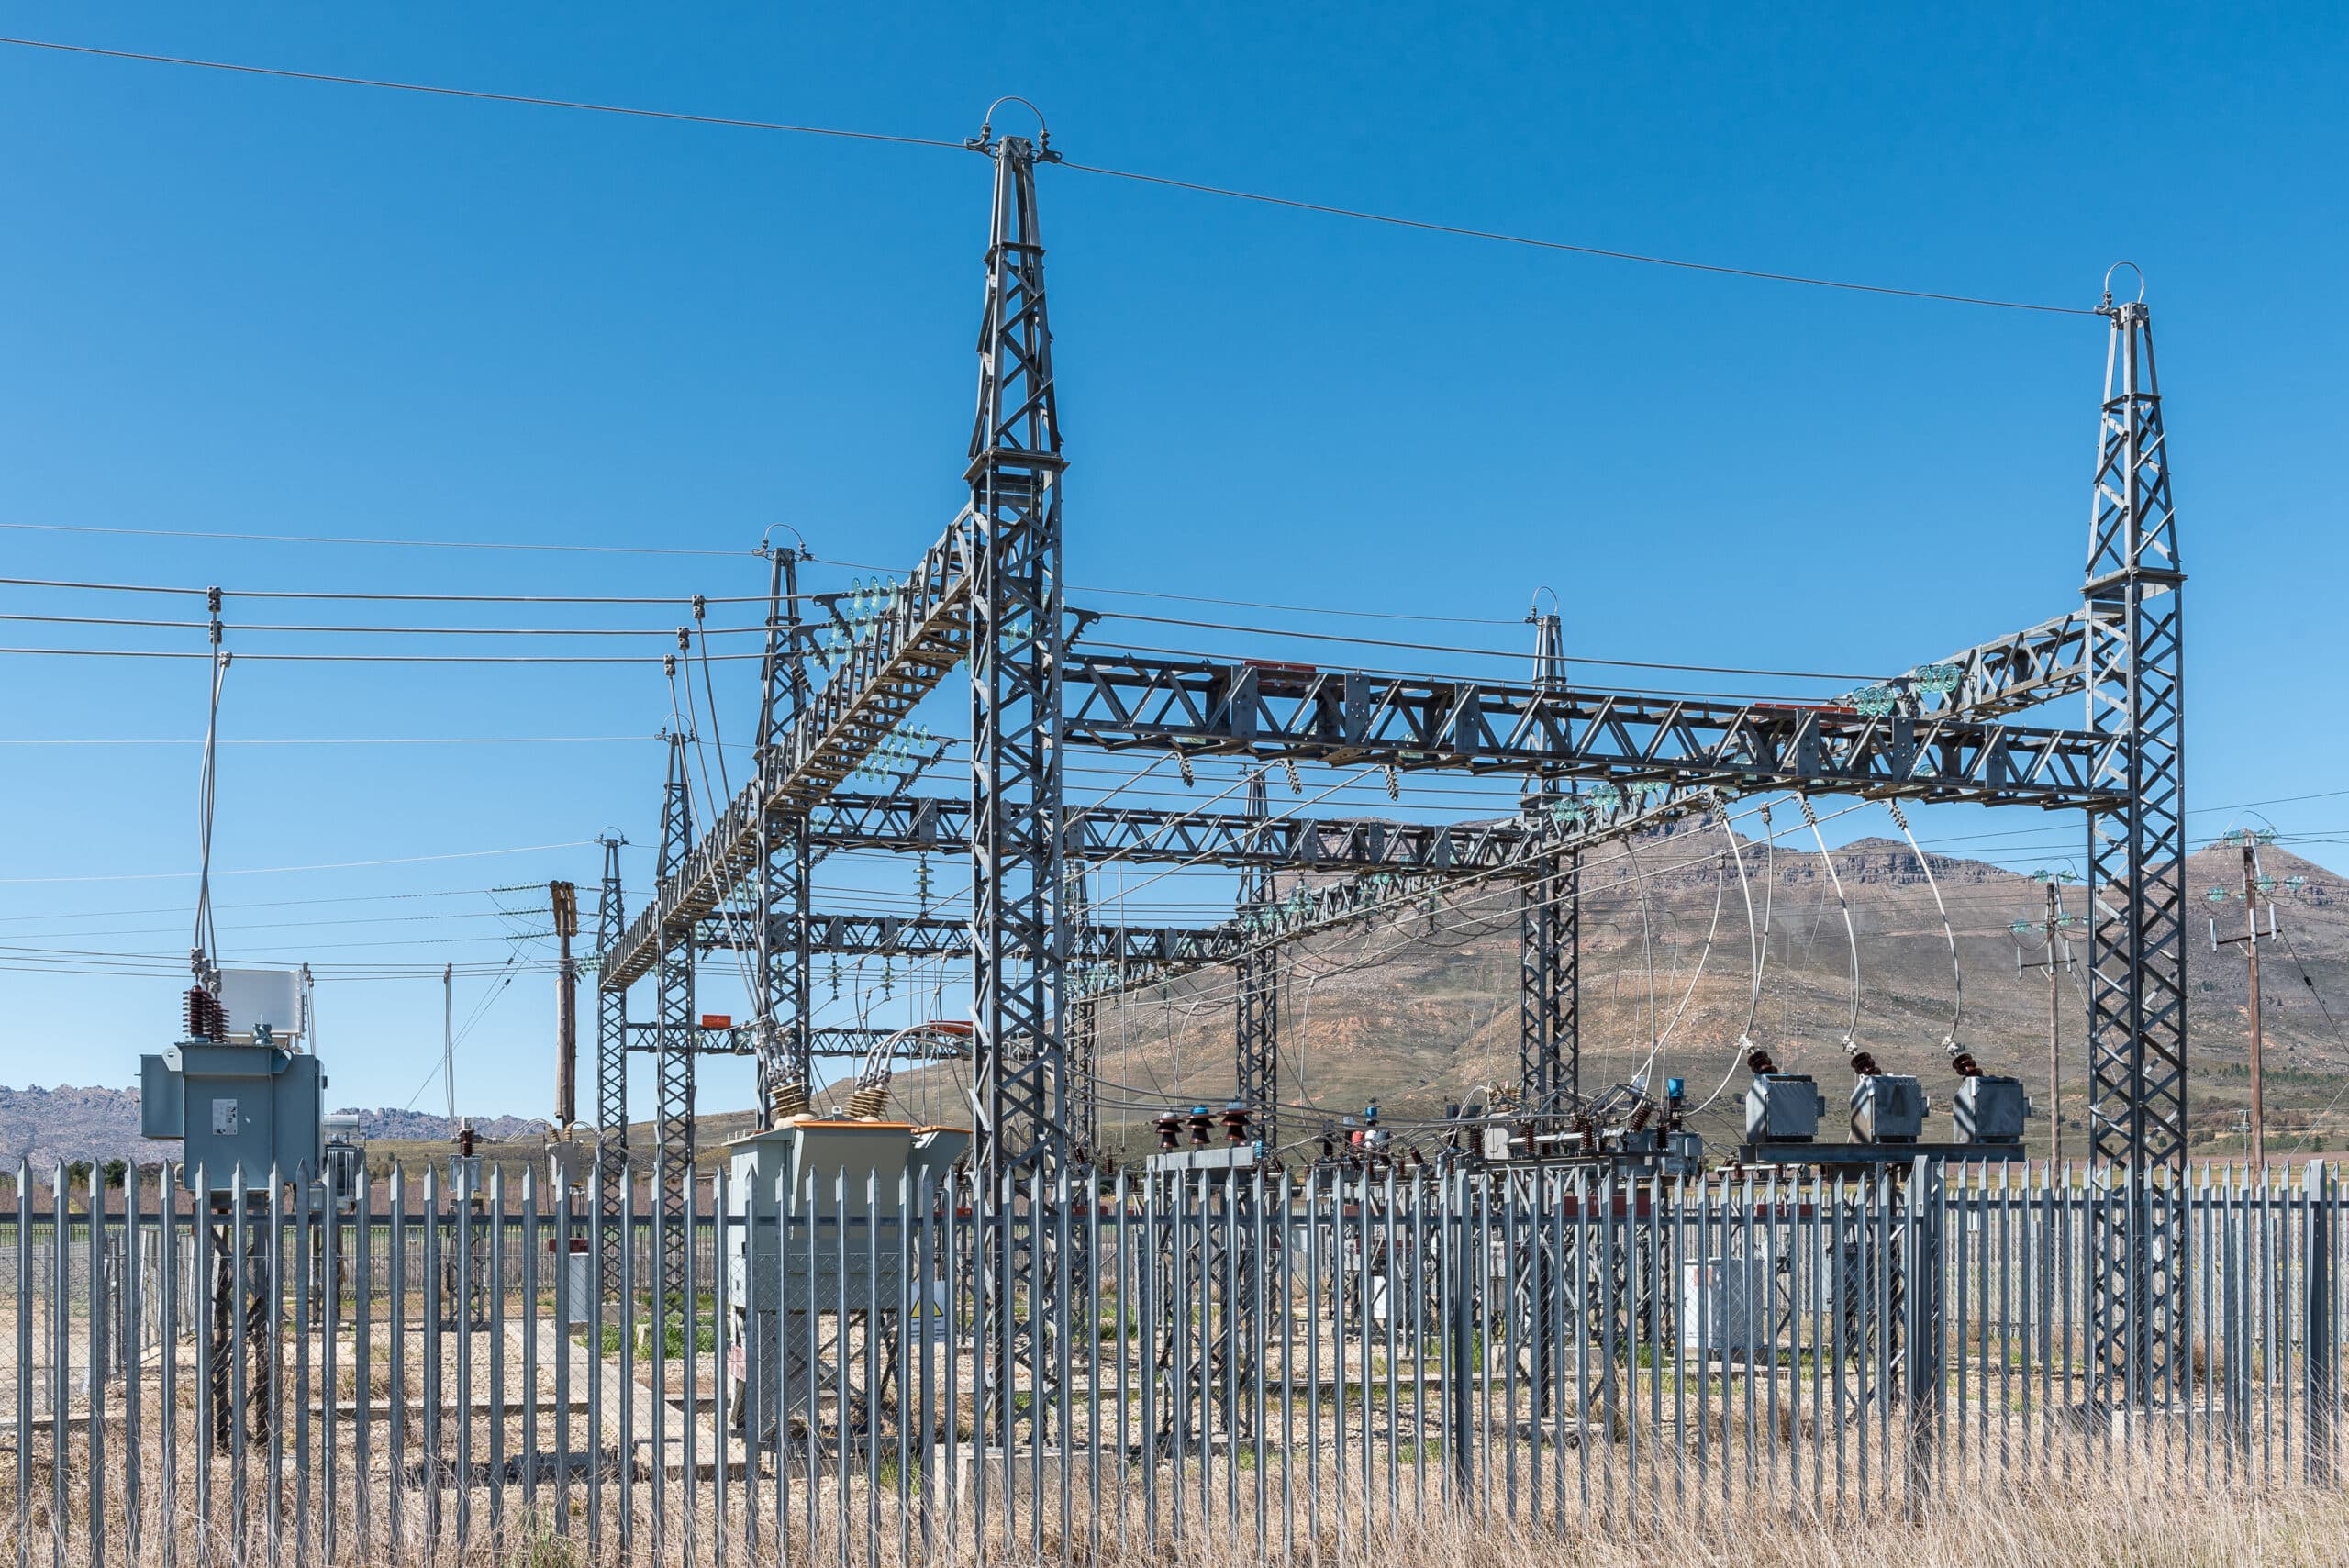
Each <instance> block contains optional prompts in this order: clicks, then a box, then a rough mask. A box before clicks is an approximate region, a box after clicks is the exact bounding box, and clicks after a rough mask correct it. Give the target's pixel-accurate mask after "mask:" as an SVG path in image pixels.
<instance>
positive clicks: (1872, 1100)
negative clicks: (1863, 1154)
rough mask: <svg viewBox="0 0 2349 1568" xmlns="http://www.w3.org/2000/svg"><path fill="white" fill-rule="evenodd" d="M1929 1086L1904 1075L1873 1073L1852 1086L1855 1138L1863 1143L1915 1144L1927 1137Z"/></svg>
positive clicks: (1862, 1076)
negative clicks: (1926, 1093) (1926, 1095)
mask: <svg viewBox="0 0 2349 1568" xmlns="http://www.w3.org/2000/svg"><path fill="white" fill-rule="evenodd" d="M1927 1104H1928V1102H1927V1100H1926V1097H1925V1086H1924V1085H1923V1084H1920V1083H1918V1082H1917V1080H1916V1079H1914V1078H1911V1077H1909V1075H1908V1074H1906V1073H1864V1074H1862V1075H1861V1076H1860V1077H1859V1078H1858V1079H1857V1080H1856V1081H1854V1083H1853V1084H1852V1136H1853V1137H1854V1138H1855V1139H1857V1140H1860V1141H1861V1142H1862V1143H1914V1142H1916V1141H1917V1140H1919V1139H1920V1138H1922V1137H1923V1136H1924V1135H1925V1111H1926V1107H1927Z"/></svg>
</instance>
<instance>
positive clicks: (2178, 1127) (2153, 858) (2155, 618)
mask: <svg viewBox="0 0 2349 1568" xmlns="http://www.w3.org/2000/svg"><path fill="white" fill-rule="evenodd" d="M2105 313H2106V314H2107V315H2108V316H2109V317H2110V319H2111V323H2112V326H2111V332H2110V339H2109V344H2108V348H2107V350H2106V356H2105V371H2104V407H2103V415H2102V418H2101V420H2100V433H2099V439H2098V442H2097V472H2096V490H2095V503H2094V512H2093V523H2092V525H2091V528H2090V531H2089V536H2088V564H2087V586H2086V589H2085V595H2086V598H2087V709H2088V712H2087V719H2088V726H2089V728H2092V729H2095V730H2097V731H2099V732H2100V733H2103V734H2108V735H2111V736H2114V737H2116V738H2117V739H2118V740H2120V742H2121V744H2120V745H2119V746H2118V747H2117V748H2116V749H2115V750H2114V751H2113V753H2112V755H2111V757H2110V761H2109V762H2107V763H2106V764H2105V773H2104V775H2103V780H2102V782H2105V783H2107V784H2112V785H2117V786H2119V787H2121V789H2123V790H2125V791H2126V792H2127V795H2128V802H2127V804H2126V805H2125V806H2122V807H2121V809H2120V810H2118V811H2113V812H2108V813H2104V814H2100V815H2091V816H2090V817H2089V818H2088V887H2089V890H2090V907H2091V914H2090V917H2089V929H2088V955H2089V957H2088V1073H2089V1090H2088V1095H2089V1098H2088V1118H2089V1129H2090V1138H2091V1140H2092V1141H2093V1144H2094V1147H2095V1149H2096V1152H2097V1154H2098V1156H2099V1158H2101V1159H2103V1160H2106V1161H2118V1162H2125V1170H2126V1173H2127V1179H2128V1180H2130V1181H2131V1182H2132V1185H2133V1189H2134V1190H2135V1191H2136V1192H2137V1193H2138V1194H2139V1195H2140V1197H2139V1201H2137V1202H2133V1203H2131V1204H2129V1205H2128V1206H2126V1208H2125V1210H2124V1212H2125V1213H2126V1215H2127V1216H2128V1218H2127V1219H2126V1221H2125V1222H2123V1223H2120V1224H2117V1225H2108V1226H2107V1227H2105V1228H2104V1229H2103V1230H2102V1231H2101V1232H2100V1233H2099V1236H2098V1237H2097V1245H2096V1260H2095V1271H2096V1277H2095V1286H2096V1303H2095V1330H2096V1340H2097V1354H2098V1359H2099V1366H2100V1369H2101V1371H2102V1373H2103V1375H2104V1376H2105V1378H2106V1379H2107V1380H2108V1381H2107V1385H2106V1387H2105V1389H2104V1395H2105V1396H2106V1398H2107V1400H2108V1402H2114V1403H2121V1402H2125V1403H2126V1404H2127V1405H2130V1406H2142V1405H2145V1404H2147V1403H2150V1402H2154V1401H2158V1400H2161V1399H2163V1398H2165V1396H2169V1395H2174V1394H2175V1393H2176V1388H2175V1387H2174V1386H2173V1384H2174V1380H2175V1379H2176V1377H2178V1376H2180V1375H2182V1373H2181V1369H2179V1368H2178V1367H2177V1366H2176V1353H2177V1350H2178V1346H2179V1345H2180V1343H2181V1342H2182V1330H2183V1328H2184V1318H2183V1314H2182V1313H2181V1312H2180V1311H2179V1307H2180V1305H2181V1300H2182V1296H2183V1292H2184V1285H2185V1278H2184V1273H2183V1271H2184V1267H2185V1259H2184V1248H2185V1240H2186V1238H2185V1234H2184V1231H2183V1229H2182V1228H2181V1227H2180V1225H2179V1224H2178V1222H2177V1220H2176V1215H2177V1213H2178V1212H2179V1211H2178V1210H2177V1209H2176V1206H2175V1203H2174V1201H2173V1200H2172V1198H2171V1196H2170V1195H2169V1192H2167V1191H2161V1190H2156V1178H2157V1177H2158V1176H2161V1175H2166V1176H2167V1177H2168V1178H2169V1179H2170V1182H2171V1183H2172V1184H2176V1183H2178V1182H2182V1180H2183V1179H2184V1176H2185V1167H2186V928H2185V912H2186V911H2185V877H2186V776H2185V758H2184V748H2185V731H2184V711H2185V686H2184V679H2183V663H2184V657H2183V656H2184V627H2183V621H2182V617H2181V602H2182V600H2183V598H2184V596H2185V595H2184V592H2183V586H2184V584H2185V581H2186V578H2185V573H2184V571H2183V569H2182V562H2180V560H2179V556H2178V550H2177V522H2176V515H2175V513H2174V512H2173V510H2172V506H2171V499H2170V474H2169V452H2168V448H2167V444H2166V442H2165V439H2164V437H2163V432H2162V404H2161V387H2160V381H2159V378H2158V377H2157V376H2156V374H2155V373H2154V338H2153V322H2152V317H2151V316H2150V314H2149V312H2148V311H2147V309H2146V306H2145V305H2144V303H2143V301H2142V300H2137V301H2132V302H2131V303H2128V304H2124V305H2118V306H2116V305H2114V304H2112V303H2111V298H2110V295H2107V296H2106V302H2105ZM2170 1190H2171V1191H2174V1185H2173V1187H2172V1188H2171V1189H2170Z"/></svg>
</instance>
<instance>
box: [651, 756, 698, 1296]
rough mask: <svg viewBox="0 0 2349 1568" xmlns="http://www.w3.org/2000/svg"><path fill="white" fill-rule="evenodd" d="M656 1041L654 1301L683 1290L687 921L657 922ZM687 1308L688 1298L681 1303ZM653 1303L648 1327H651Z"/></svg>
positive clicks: (679, 857)
mask: <svg viewBox="0 0 2349 1568" xmlns="http://www.w3.org/2000/svg"><path fill="white" fill-rule="evenodd" d="M686 740H687V738H686V737H685V735H683V734H675V735H672V736H670V737H669V779H668V783H667V784H666V785H665V786H664V787H663V789H662V796H661V857H660V871H659V874H660V875H661V876H662V878H664V879H665V878H667V877H669V876H671V875H674V873H675V872H676V870H677V868H678V866H679V865H680V864H682V863H683V862H684V860H685V856H686V855H687V854H688V853H689V852H691V851H692V849H693V841H694V825H693V795H692V792H691V790H690V788H689V787H688V785H687V781H686V776H685V743H686ZM653 974H654V981H653V984H654V987H655V991H656V993H657V998H658V1000H657V1003H656V1010H655V1013H654V1017H655V1018H656V1019H657V1020H658V1026H657V1027H658V1040H659V1044H658V1046H657V1048H656V1050H655V1052H654V1057H653V1060H654V1062H656V1063H657V1064H658V1067H657V1083H658V1095H659V1109H658V1113H657V1115H658V1118H659V1123H660V1169H659V1173H658V1181H659V1185H660V1195H659V1199H658V1201H659V1203H660V1216H661V1221H662V1223H661V1225H660V1226H659V1227H658V1234H659V1235H660V1237H661V1301H662V1303H674V1302H679V1301H683V1299H684V1293H685V1246H686V1238H687V1231H686V1229H685V1189H686V1184H688V1183H689V1182H691V1181H692V1179H693V1169H694V1046H695V1044H696V1034H695V1026H696V1023H697V1022H699V1020H698V1019H696V1018H695V1017H694V940H693V928H692V927H691V926H678V927H674V928H665V927H664V928H663V929H662V938H661V955H660V960H659V962H658V963H657V964H656V965H655V967H654V971H653ZM685 1305H686V1307H687V1308H688V1309H689V1308H690V1306H691V1304H690V1303H686V1304H685ZM662 1310H665V1308H664V1307H659V1306H656V1308H655V1331H656V1332H658V1331H659V1313H660V1312H661V1311H662Z"/></svg>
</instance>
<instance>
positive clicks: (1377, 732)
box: [1067, 651, 2125, 808]
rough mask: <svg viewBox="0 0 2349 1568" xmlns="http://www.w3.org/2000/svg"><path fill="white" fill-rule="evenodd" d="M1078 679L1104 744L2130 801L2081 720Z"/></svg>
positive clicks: (1440, 683)
mask: <svg viewBox="0 0 2349 1568" xmlns="http://www.w3.org/2000/svg"><path fill="white" fill-rule="evenodd" d="M1068 684H1069V687H1070V689H1071V691H1072V692H1073V693H1074V696H1073V698H1072V703H1071V708H1070V712H1069V716H1068V721H1067V735H1068V739H1069V740H1070V741H1071V742H1073V743H1075V744H1080V745H1093V746H1099V747H1102V748H1105V749H1107V750H1110V751H1117V750H1121V749H1126V748H1131V747H1154V748H1159V749H1167V748H1175V749H1179V750H1182V751H1190V752H1196V753H1209V754H1224V755H1243V756H1253V757H1258V758H1282V757H1289V758H1296V759H1298V760H1300V761H1301V760H1306V759H1311V760H1314V761H1318V762H1328V763H1330V764H1333V765H1336V766H1341V767H1342V766H1345V765H1347V764H1349V763H1367V764H1384V765H1390V766H1393V767H1396V768H1398V769H1402V770H1405V771H1412V770H1419V769H1428V768H1445V769H1454V770H1465V771H1468V772H1472V773H1531V772H1535V771H1539V770H1548V771H1551V772H1553V773H1557V774H1559V775H1561V776H1564V777H1569V778H1584V779H1608V780H1617V781H1623V780H1637V779H1643V778H1644V779H1658V780H1668V781H1670V782H1673V783H1675V784H1683V785H1705V786H1709V787H1717V788H1720V789H1723V790H1725V791H1728V792H1730V793H1732V794H1742V793H1744V792H1746V791H1750V790H1755V789H1802V790H1810V791H1816V792H1820V793H1828V794H1842V795H1867V796H1871V797H1875V798H1896V797H1897V798H1902V799H1918V800H1963V801H1977V802H1981V803H1985V804H1991V805H2003V804H2021V803H2031V804H2036V805H2040V806H2090V807H2097V808H2110V807H2113V806H2118V805H2120V803H2121V799H2122V792H2121V787H2120V784H2119V781H2118V780H2116V779H2115V777H2114V776H2113V769H2114V768H2115V767H2116V766H2117V765H2118V759H2119V758H2120V757H2121V753H2122V752H2123V751H2124V750H2125V746H2124V744H2123V740H2122V739H2121V737H2119V736H2116V735H2112V734H2097V733H2091V732H2087V731H2080V730H2068V729H2046V728H2033V727H2029V726H2023V725H2008V724H1997V723H1981V722H1976V721H1971V720H1964V719H1950V718H1940V717H1910V716H1909V715H1906V714H1901V713H1894V714H1887V715H1881V716H1875V717H1871V716H1867V715H1864V714H1861V713H1859V712H1857V711H1856V710H1854V709H1852V708H1848V707H1844V706H1840V705H1829V704H1804V703H1798V702H1791V701H1790V702H1787V703H1783V704H1774V703H1736V702H1718V701H1716V702H1704V701H1697V700H1694V699H1685V698H1665V697H1642V696H1626V695H1620V694H1614V693H1598V692H1577V691H1571V690H1568V691H1553V690H1543V689H1542V688H1541V687H1539V686H1536V685H1534V684H1530V683H1524V682H1512V681H1481V680H1480V681H1466V680H1453V679H1432V678H1428V677H1422V676H1404V675H1381V674H1368V673H1359V672H1352V671H1320V670H1308V669H1306V668H1304V667H1302V666H1284V667H1279V668H1270V667H1266V666H1264V665H1260V664H1255V663H1252V662H1247V661H1244V660H1223V659H1207V658H1164V657H1156V656H1150V655H1144V654H1139V653H1104V652H1097V651H1072V652H1071V654H1070V656H1069V672H1068Z"/></svg>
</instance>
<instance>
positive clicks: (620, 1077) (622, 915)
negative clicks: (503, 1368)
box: [596, 833, 629, 1296]
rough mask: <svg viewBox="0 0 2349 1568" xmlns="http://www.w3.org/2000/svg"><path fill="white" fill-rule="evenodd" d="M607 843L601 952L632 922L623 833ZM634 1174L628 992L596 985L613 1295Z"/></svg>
mask: <svg viewBox="0 0 2349 1568" xmlns="http://www.w3.org/2000/svg"><path fill="white" fill-rule="evenodd" d="M596 841H597V842H598V843H600V844H602V845H603V846H604V883H603V886H602V887H601V888H600V889H599V890H598V891H597V893H596V951H597V952H599V953H603V952H609V951H612V946H613V944H614V943H616V942H618V940H620V929H621V928H622V927H624V926H626V925H627V924H628V908H627V906H626V905H625V904H624V903H623V902H622V897H621V892H620V846H621V845H622V844H625V843H627V842H628V840H626V839H624V838H622V837H621V836H620V835H618V833H614V834H612V835H611V836H610V837H608V838H606V839H600V840H596ZM628 1179H629V1177H628V993H627V992H625V991H607V990H605V989H604V988H603V987H602V986H601V985H598V986H597V987H596V1208H597V1209H598V1210H599V1211H600V1212H601V1213H602V1215H603V1217H604V1219H603V1229H602V1234H603V1239H604V1244H603V1253H602V1257H601V1258H600V1259H599V1260H598V1262H597V1264H596V1269H597V1276H598V1290H599V1291H600V1293H601V1295H602V1296H609V1295H610V1294H611V1292H612V1291H613V1290H614V1289H615V1288H617V1287H618V1284H619V1277H620V1247H621V1246H622V1244H623V1240H622V1238H621V1236H620V1233H619V1213H620V1187H621V1184H623V1183H625V1182H626V1181H627V1180H628Z"/></svg>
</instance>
